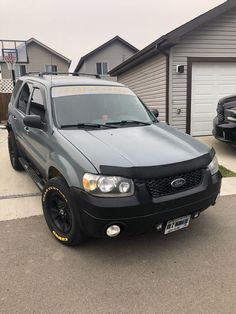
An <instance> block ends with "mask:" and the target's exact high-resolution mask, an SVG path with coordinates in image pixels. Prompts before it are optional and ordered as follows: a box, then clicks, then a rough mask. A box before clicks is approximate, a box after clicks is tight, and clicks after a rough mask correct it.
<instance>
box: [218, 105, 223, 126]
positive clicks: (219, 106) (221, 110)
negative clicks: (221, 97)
mask: <svg viewBox="0 0 236 314" xmlns="http://www.w3.org/2000/svg"><path fill="white" fill-rule="evenodd" d="M217 117H218V119H219V122H224V120H225V116H224V107H223V106H222V105H219V104H218V107H217Z"/></svg>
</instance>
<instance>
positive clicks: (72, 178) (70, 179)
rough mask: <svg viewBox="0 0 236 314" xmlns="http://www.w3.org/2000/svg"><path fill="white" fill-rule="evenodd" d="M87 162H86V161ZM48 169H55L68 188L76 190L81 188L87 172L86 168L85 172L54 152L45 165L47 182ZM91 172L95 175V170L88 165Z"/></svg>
mask: <svg viewBox="0 0 236 314" xmlns="http://www.w3.org/2000/svg"><path fill="white" fill-rule="evenodd" d="M86 161H87V160H86ZM50 167H54V168H56V169H57V170H58V171H59V172H60V173H61V174H62V175H63V177H64V178H65V180H66V182H67V184H68V185H69V187H71V186H76V187H78V188H82V187H83V184H82V179H83V175H84V173H85V172H88V168H87V167H86V169H87V170H86V171H85V170H84V169H83V168H82V167H80V166H78V164H76V163H72V162H71V160H67V159H66V158H65V157H63V156H61V155H59V154H57V153H56V152H52V153H51V154H50V156H49V161H48V164H47V180H48V175H49V169H50ZM89 168H91V170H90V171H91V172H92V173H97V171H96V169H95V168H94V167H93V166H92V164H90V167H89Z"/></svg>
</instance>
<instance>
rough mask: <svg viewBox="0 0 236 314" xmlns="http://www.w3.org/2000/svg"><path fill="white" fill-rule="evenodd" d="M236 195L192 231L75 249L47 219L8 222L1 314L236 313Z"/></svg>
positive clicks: (0, 234)
mask: <svg viewBox="0 0 236 314" xmlns="http://www.w3.org/2000/svg"><path fill="white" fill-rule="evenodd" d="M235 204H236V196H226V197H221V198H220V199H219V201H218V204H217V206H216V207H211V208H210V209H208V210H207V211H206V212H205V213H203V214H202V215H201V217H200V218H199V219H198V220H196V221H193V222H192V223H191V226H190V227H189V228H188V229H185V230H182V231H178V232H176V233H173V234H170V235H168V236H163V235H160V234H155V233H152V234H147V235H142V236H139V237H132V238H126V239H121V240H119V241H112V240H98V239H93V240H90V241H89V242H88V243H87V244H86V245H83V246H82V247H80V248H67V247H65V246H62V245H61V244H60V243H58V242H57V241H56V240H55V239H54V238H53V237H52V236H51V235H50V233H49V232H48V229H47V227H46V224H45V222H44V219H43V217H42V216H38V217H37V216H35V217H31V218H24V219H17V220H9V221H2V222H0V239H1V246H0V312H1V314H3V313H14V314H15V313H82V314H83V313H103V314H104V313H145V314H146V313H161V314H162V313H164V314H165V313H181V314H182V313H198V314H199V313H204V314H205V313H214V314H216V313H224V314H227V313H236V210H235Z"/></svg>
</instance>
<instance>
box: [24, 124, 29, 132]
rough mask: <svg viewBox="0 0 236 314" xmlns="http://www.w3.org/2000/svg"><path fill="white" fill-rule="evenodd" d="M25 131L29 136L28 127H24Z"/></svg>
mask: <svg viewBox="0 0 236 314" xmlns="http://www.w3.org/2000/svg"><path fill="white" fill-rule="evenodd" d="M24 130H25V132H26V133H27V134H29V128H28V127H27V126H25V127H24Z"/></svg>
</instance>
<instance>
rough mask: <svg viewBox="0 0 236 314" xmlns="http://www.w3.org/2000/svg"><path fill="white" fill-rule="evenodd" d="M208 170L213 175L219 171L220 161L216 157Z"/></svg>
mask: <svg viewBox="0 0 236 314" xmlns="http://www.w3.org/2000/svg"><path fill="white" fill-rule="evenodd" d="M208 169H209V170H210V172H211V174H212V175H213V174H215V173H217V172H218V171H219V164H218V160H217V157H216V156H215V157H214V158H213V159H212V161H211V163H210V164H209V165H208Z"/></svg>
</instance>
